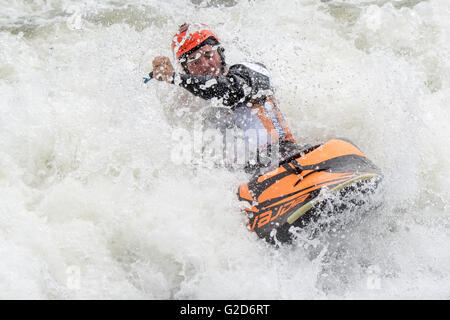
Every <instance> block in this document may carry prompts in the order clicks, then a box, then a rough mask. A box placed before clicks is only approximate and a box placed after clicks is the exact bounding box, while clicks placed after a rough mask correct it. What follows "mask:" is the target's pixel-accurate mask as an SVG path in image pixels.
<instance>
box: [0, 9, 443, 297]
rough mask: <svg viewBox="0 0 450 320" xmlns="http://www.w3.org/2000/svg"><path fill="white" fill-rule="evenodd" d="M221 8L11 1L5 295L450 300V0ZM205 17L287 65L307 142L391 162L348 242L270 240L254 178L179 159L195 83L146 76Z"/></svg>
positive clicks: (232, 48)
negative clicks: (256, 229) (255, 206)
mask: <svg viewBox="0 0 450 320" xmlns="http://www.w3.org/2000/svg"><path fill="white" fill-rule="evenodd" d="M220 2H222V4H226V5H227V6H225V7H223V6H222V7H218V6H217V5H207V3H206V2H200V1H192V2H190V1H187V0H177V1H169V2H167V1H137V0H134V1H124V0H119V1H109V2H103V1H98V2H97V1H92V0H86V1H69V0H54V1H52V0H48V1H43V0H41V1H27V0H22V1H19V0H16V1H7V0H1V1H0V12H1V13H0V96H1V99H0V114H1V116H0V129H1V131H0V239H1V241H0V298H32V299H35V298H37V299H78V298H98V299H109V298H124V299H127V298H144V299H180V298H187V299H266V298H270V299H303V298H307V299H322V298H325V299H328V298H338V299H352V298H357V299H360V298H368V299H381V298H389V299H399V298H412V299H421V298H437V299H448V298H450V232H449V231H450V223H449V213H450V209H449V199H450V187H449V182H450V179H449V176H450V168H449V165H448V163H449V161H448V159H449V158H450V148H449V146H448V138H449V134H450V129H449V128H448V124H449V123H450V117H449V109H448V108H449V101H450V19H449V17H450V2H449V1H448V0H430V1H418V0H415V1H412V0H410V1H408V0H401V1H395V0H391V1H387V0H383V1H381V0H378V1H377V0H372V1H369V0H351V1H344V0H342V1H323V2H321V1H315V0H305V1H291V0H289V1H287V0H286V1H271V0H270V1H265V0H261V1H244V0H239V1H215V3H216V4H217V3H220ZM199 3H200V5H199ZM185 21H188V22H189V21H201V22H204V23H207V24H209V25H210V26H211V27H212V28H213V29H214V30H215V31H216V33H217V34H218V35H219V37H220V38H221V39H222V42H223V44H224V46H225V48H226V56H227V59H228V62H229V63H236V62H240V61H242V60H250V61H259V62H262V63H264V64H265V65H266V66H268V67H269V69H270V70H271V71H272V74H273V77H274V81H275V83H276V85H277V88H278V94H277V95H278V99H279V102H280V105H281V108H282V111H283V112H284V114H285V116H286V118H287V121H288V123H289V125H290V128H291V130H292V131H293V134H294V136H295V137H296V139H297V140H298V141H299V142H300V143H314V142H318V141H324V140H327V139H330V138H333V137H336V136H337V137H346V138H348V139H350V140H351V141H353V142H354V143H355V144H356V145H358V146H359V147H360V148H361V149H362V150H363V151H364V152H365V153H366V154H367V155H368V156H369V158H371V159H372V160H373V161H374V163H376V164H377V165H378V166H379V167H380V168H381V169H382V170H383V173H384V175H385V182H386V183H385V187H386V189H387V190H386V191H387V192H386V194H385V205H384V207H383V208H382V209H381V210H379V211H377V212H373V214H372V215H369V216H368V217H367V218H366V219H364V220H363V221H362V223H361V224H360V225H358V226H356V227H354V228H353V229H352V230H351V231H350V232H347V233H346V234H345V235H343V238H341V240H340V242H341V243H340V244H339V248H340V249H339V250H340V251H343V252H344V254H335V253H336V252H337V251H339V250H337V249H334V247H335V245H336V244H334V243H332V242H329V243H327V242H325V243H319V244H318V243H317V241H311V242H309V245H310V246H313V247H314V246H316V245H317V250H316V254H315V255H311V250H310V249H307V248H305V247H306V245H307V244H308V241H307V240H303V241H299V242H298V243H296V244H295V245H293V246H284V247H282V248H280V249H275V248H273V247H271V246H269V245H267V244H265V243H264V242H263V241H261V240H259V239H258V238H257V236H256V235H255V234H253V233H249V232H248V231H247V230H246V228H245V222H246V219H245V216H244V215H243V214H241V213H240V207H241V204H240V203H238V201H237V199H236V194H235V192H236V190H237V187H238V186H239V184H240V183H243V182H245V181H246V179H247V177H246V175H245V174H243V173H239V172H234V173H233V172H228V171H226V170H224V169H208V168H198V169H197V170H194V169H193V168H192V167H189V166H187V167H182V166H177V165H174V164H173V162H172V161H171V156H170V154H171V150H172V148H173V141H172V138H171V133H172V132H173V130H174V129H175V128H176V127H177V126H178V125H179V124H178V123H177V122H176V121H175V120H173V119H172V118H173V117H172V115H173V114H174V113H175V112H176V110H175V111H173V109H176V108H174V106H173V105H171V104H170V101H173V99H172V97H174V95H177V94H182V92H181V91H180V90H181V89H178V88H174V87H169V86H167V85H165V84H164V83H149V84H147V85H143V84H142V76H145V75H146V73H147V72H148V71H150V68H151V59H152V57H154V56H156V55H160V54H164V55H169V56H170V41H171V37H172V35H173V34H174V33H175V31H176V29H177V26H178V25H179V24H181V23H183V22H185ZM167 110H172V111H167ZM344 236H345V237H344Z"/></svg>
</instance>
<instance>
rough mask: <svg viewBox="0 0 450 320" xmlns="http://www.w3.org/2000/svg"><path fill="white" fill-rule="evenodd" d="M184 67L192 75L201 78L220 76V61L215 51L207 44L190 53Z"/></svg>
mask: <svg viewBox="0 0 450 320" xmlns="http://www.w3.org/2000/svg"><path fill="white" fill-rule="evenodd" d="M186 66H187V68H188V70H189V72H190V73H192V74H198V75H202V76H206V75H210V76H219V75H222V59H221V58H220V55H219V53H218V52H217V49H216V48H215V47H213V46H211V45H209V44H207V45H204V46H203V47H201V48H199V49H197V50H196V51H194V52H192V53H191V54H190V55H189V56H188V57H187V62H186Z"/></svg>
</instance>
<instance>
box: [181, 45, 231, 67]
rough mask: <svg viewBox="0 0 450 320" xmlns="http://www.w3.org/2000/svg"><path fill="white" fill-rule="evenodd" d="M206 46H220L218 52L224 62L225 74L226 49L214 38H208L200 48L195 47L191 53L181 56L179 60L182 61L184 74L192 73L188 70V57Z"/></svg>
mask: <svg viewBox="0 0 450 320" xmlns="http://www.w3.org/2000/svg"><path fill="white" fill-rule="evenodd" d="M206 45H210V46H218V48H217V52H218V53H219V56H220V59H221V60H222V72H225V66H226V63H225V54H224V51H225V49H224V48H223V47H222V46H221V45H220V42H219V41H217V40H216V39H214V38H213V37H209V38H207V39H206V40H205V41H203V42H202V43H200V44H199V45H198V46H195V47H194V48H192V49H191V50H189V51H187V52H185V53H183V54H182V55H181V56H180V58H179V60H180V63H181V66H182V67H183V70H184V72H186V73H187V74H189V73H190V72H189V69H188V67H187V57H188V56H189V55H190V54H191V53H193V52H195V51H197V50H198V49H200V48H201V47H203V46H206Z"/></svg>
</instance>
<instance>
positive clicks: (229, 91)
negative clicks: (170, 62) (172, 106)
mask: <svg viewBox="0 0 450 320" xmlns="http://www.w3.org/2000/svg"><path fill="white" fill-rule="evenodd" d="M251 66H253V68H251ZM255 69H256V70H255ZM174 82H175V83H177V84H179V85H180V86H181V87H183V88H185V89H186V90H188V91H189V92H191V93H192V94H194V95H196V96H199V97H201V98H203V99H212V98H219V99H222V103H223V104H224V105H225V106H229V107H231V108H232V109H234V108H235V107H236V105H237V104H238V103H246V102H248V101H250V100H255V99H258V98H264V97H268V96H270V95H271V94H273V88H272V85H271V79H270V75H269V73H268V71H267V69H265V67H264V66H263V65H260V64H247V65H245V64H237V65H233V66H231V67H230V69H229V72H228V73H227V75H226V76H202V75H193V74H181V75H178V76H176V77H175V81H174Z"/></svg>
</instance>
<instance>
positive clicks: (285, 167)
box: [238, 139, 382, 243]
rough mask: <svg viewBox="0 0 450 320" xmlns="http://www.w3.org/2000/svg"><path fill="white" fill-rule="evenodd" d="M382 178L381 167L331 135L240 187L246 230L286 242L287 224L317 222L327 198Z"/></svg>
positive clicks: (358, 190) (374, 183)
mask: <svg viewBox="0 0 450 320" xmlns="http://www.w3.org/2000/svg"><path fill="white" fill-rule="evenodd" d="M381 178H382V175H381V172H380V169H378V168H377V167H376V166H375V165H374V164H373V163H372V162H371V161H370V160H369V159H368V158H367V157H366V155H365V154H363V153H362V152H361V150H360V149H359V148H358V147H356V146H355V145H354V144H352V143H351V142H349V141H347V140H343V139H333V140H330V141H328V142H326V143H324V144H321V145H317V146H314V147H311V148H309V149H307V150H303V151H301V152H300V153H298V154H296V155H294V156H291V157H289V158H288V159H285V160H283V161H282V162H281V163H280V166H279V167H278V168H276V169H274V170H272V171H269V172H266V173H265V174H262V175H260V176H257V177H254V178H252V180H250V181H249V182H248V183H245V184H243V185H241V186H240V187H239V190H238V197H239V200H242V201H246V202H247V203H248V206H247V207H246V208H245V209H244V210H245V212H246V213H247V214H248V219H249V221H248V225H247V226H248V228H249V230H250V231H252V232H256V233H257V234H258V236H260V237H261V238H265V239H266V240H267V241H269V242H271V243H274V242H276V241H278V242H289V241H290V240H291V238H292V233H291V232H290V229H291V227H293V226H294V227H300V228H302V227H304V226H306V225H307V224H308V223H309V222H310V221H312V220H314V221H317V219H318V218H319V216H320V204H321V203H323V202H324V201H326V199H327V196H328V198H330V195H333V196H334V197H336V196H338V197H343V196H344V195H345V194H346V193H348V192H350V191H351V192H352V193H359V194H364V193H366V192H367V191H370V192H373V191H374V189H375V188H376V186H377V185H378V182H379V181H381ZM368 185H370V186H371V187H370V188H367V186H368ZM340 207H341V209H342V205H341V206H340ZM338 209H339V208H335V210H338ZM274 231H275V232H274ZM275 238H276V239H275Z"/></svg>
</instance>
